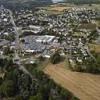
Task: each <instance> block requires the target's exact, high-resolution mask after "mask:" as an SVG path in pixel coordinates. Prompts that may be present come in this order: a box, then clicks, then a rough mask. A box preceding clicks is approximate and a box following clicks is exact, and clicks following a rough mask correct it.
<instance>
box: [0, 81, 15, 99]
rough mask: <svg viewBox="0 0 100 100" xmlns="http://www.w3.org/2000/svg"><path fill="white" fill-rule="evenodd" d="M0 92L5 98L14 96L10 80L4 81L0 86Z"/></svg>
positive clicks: (12, 84)
mask: <svg viewBox="0 0 100 100" xmlns="http://www.w3.org/2000/svg"><path fill="white" fill-rule="evenodd" d="M0 92H1V93H2V94H3V95H4V96H6V97H10V96H13V95H14V83H13V81H12V80H6V81H4V82H3V83H2V85H1V86H0Z"/></svg>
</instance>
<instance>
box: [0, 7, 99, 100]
mask: <svg viewBox="0 0 100 100" xmlns="http://www.w3.org/2000/svg"><path fill="white" fill-rule="evenodd" d="M55 12H56V13H53V11H52V12H51V11H50V10H49V9H48V8H46V7H37V8H35V9H32V10H30V9H20V10H16V11H11V10H10V9H7V8H5V7H4V6H3V5H1V6H0V59H4V58H12V60H13V63H14V64H15V65H18V66H19V69H20V70H22V71H23V72H24V73H26V74H28V75H29V76H30V77H31V78H33V76H32V74H30V72H29V70H27V68H26V67H24V65H25V64H26V65H28V64H34V63H36V64H39V60H40V59H42V60H43V59H45V60H46V61H49V62H50V61H51V63H52V64H54V65H55V64H57V63H59V62H60V60H59V59H58V62H57V61H56V60H57V58H56V57H55V59H53V56H54V55H55V54H56V53H58V54H59V57H61V59H64V62H67V63H68V64H67V65H66V66H70V68H68V69H71V70H72V71H76V72H86V73H100V59H99V58H100V51H99V53H97V52H95V50H94V49H95V48H96V47H94V48H93V46H92V49H93V50H91V44H94V45H100V10H96V9H94V8H91V7H83V6H82V7H76V6H75V7H71V8H69V9H63V10H62V11H61V12H60V13H59V12H57V11H56V10H55ZM98 23H99V24H98ZM96 53H97V55H99V57H97V55H96ZM96 57H97V58H96ZM51 58H52V59H53V60H51ZM98 59H99V61H98ZM54 60H55V61H54ZM41 62H42V61H41ZM43 62H45V61H44V60H43ZM40 64H41V63H40ZM46 64H47V63H46ZM46 64H45V66H46ZM39 66H42V65H39ZM87 66H88V67H87ZM90 66H92V68H90ZM93 66H96V67H95V68H94V67H93ZM66 70H67V68H66ZM0 77H1V76H0ZM7 100H8V99H7ZM14 100H15V99H14ZM16 100H17V99H16ZM18 100H20V99H18ZM22 100H28V99H22ZM30 100H35V99H30ZM36 100H42V99H36ZM46 100H65V99H46ZM70 100H72V99H70ZM73 100H74V99H73ZM75 100H76V99H75ZM83 100H93V99H83ZM94 100H100V98H99V99H94Z"/></svg>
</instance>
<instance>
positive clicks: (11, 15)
mask: <svg viewBox="0 0 100 100" xmlns="http://www.w3.org/2000/svg"><path fill="white" fill-rule="evenodd" d="M8 11H9V13H10V18H11V23H12V24H13V27H14V30H15V33H16V40H15V42H16V50H15V57H14V60H17V61H16V64H18V65H19V69H20V70H22V71H23V72H24V73H26V74H28V75H29V76H30V77H31V78H32V79H34V78H33V76H32V74H31V73H30V72H29V71H28V70H27V69H26V68H25V67H24V66H23V65H22V64H21V58H20V57H19V54H18V50H19V49H20V42H19V33H18V30H17V26H16V24H15V22H14V19H13V14H12V12H11V11H10V10H9V9H8Z"/></svg>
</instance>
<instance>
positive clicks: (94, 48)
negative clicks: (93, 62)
mask: <svg viewBox="0 0 100 100" xmlns="http://www.w3.org/2000/svg"><path fill="white" fill-rule="evenodd" d="M89 47H90V50H91V51H95V52H96V53H100V45H98V44H89Z"/></svg>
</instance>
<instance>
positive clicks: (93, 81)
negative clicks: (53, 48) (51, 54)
mask: <svg viewBox="0 0 100 100" xmlns="http://www.w3.org/2000/svg"><path fill="white" fill-rule="evenodd" d="M44 72H45V73H46V74H48V75H49V76H50V78H52V79H53V80H54V81H55V82H57V83H58V84H59V85H61V86H62V87H64V88H66V89H68V90H69V91H71V92H72V93H73V94H74V95H75V96H76V97H78V98H80V100H100V75H93V74H87V73H78V72H71V71H69V70H67V69H65V67H64V63H60V64H57V65H52V64H49V65H48V66H47V67H46V68H45V69H44Z"/></svg>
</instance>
